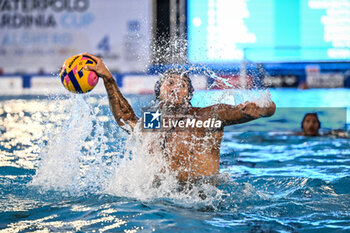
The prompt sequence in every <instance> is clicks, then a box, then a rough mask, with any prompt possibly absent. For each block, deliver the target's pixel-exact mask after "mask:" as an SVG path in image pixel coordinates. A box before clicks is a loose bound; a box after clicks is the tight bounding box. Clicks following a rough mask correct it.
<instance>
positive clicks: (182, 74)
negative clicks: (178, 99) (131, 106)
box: [154, 68, 194, 100]
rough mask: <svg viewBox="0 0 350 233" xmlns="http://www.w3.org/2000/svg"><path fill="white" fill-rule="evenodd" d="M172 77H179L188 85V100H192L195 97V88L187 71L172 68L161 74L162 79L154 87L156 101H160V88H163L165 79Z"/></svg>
mask: <svg viewBox="0 0 350 233" xmlns="http://www.w3.org/2000/svg"><path fill="white" fill-rule="evenodd" d="M170 75H179V76H180V77H181V78H183V79H184V81H185V82H186V84H187V87H188V99H189V100H191V99H192V96H193V91H194V89H193V86H192V81H191V79H190V77H189V76H188V71H187V70H185V69H178V68H171V69H168V70H167V71H165V72H164V73H163V74H161V76H160V79H159V80H158V81H157V82H156V83H155V85H154V93H155V94H156V99H159V95H160V87H161V86H162V84H163V82H164V81H165V79H167V78H168V77H169V76H170Z"/></svg>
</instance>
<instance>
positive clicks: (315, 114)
mask: <svg viewBox="0 0 350 233" xmlns="http://www.w3.org/2000/svg"><path fill="white" fill-rule="evenodd" d="M308 116H314V117H315V118H316V120H317V122H318V125H319V127H318V128H321V122H320V120H319V119H318V115H317V113H315V112H309V113H306V114H305V115H304V118H303V120H302V122H301V128H302V129H304V122H305V120H306V117H308Z"/></svg>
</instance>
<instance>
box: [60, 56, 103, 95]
mask: <svg viewBox="0 0 350 233" xmlns="http://www.w3.org/2000/svg"><path fill="white" fill-rule="evenodd" d="M85 65H92V66H94V65H96V62H95V61H94V60H93V59H92V58H91V57H89V56H87V55H82V54H79V55H75V56H72V57H70V58H68V59H67V60H65V62H64V63H63V66H62V69H61V72H60V78H61V82H62V84H63V86H64V87H65V88H66V89H67V90H68V91H71V92H74V93H86V92H89V91H91V90H92V89H94V87H95V86H96V84H97V82H98V76H97V74H96V73H95V72H94V71H87V70H85V69H84V66H85Z"/></svg>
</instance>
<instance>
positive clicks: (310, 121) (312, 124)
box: [301, 113, 321, 136]
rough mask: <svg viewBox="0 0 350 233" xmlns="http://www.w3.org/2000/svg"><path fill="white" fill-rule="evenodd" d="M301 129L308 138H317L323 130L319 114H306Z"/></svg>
mask: <svg viewBox="0 0 350 233" xmlns="http://www.w3.org/2000/svg"><path fill="white" fill-rule="evenodd" d="M301 128H302V129H303V133H304V135H306V136H317V135H318V130H319V129H320V128H321V122H320V120H319V119H318V116H317V113H306V114H305V116H304V118H303V121H302V122H301Z"/></svg>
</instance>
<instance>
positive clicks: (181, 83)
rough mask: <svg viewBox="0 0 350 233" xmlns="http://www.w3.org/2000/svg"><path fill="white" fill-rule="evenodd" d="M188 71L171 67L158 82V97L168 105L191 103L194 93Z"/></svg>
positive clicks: (156, 88) (155, 89) (156, 87)
mask: <svg viewBox="0 0 350 233" xmlns="http://www.w3.org/2000/svg"><path fill="white" fill-rule="evenodd" d="M187 72H188V71H186V70H183V69H169V70H167V71H166V72H164V73H163V74H162V75H161V77H160V79H159V80H158V81H157V82H156V84H155V87H154V92H155V94H156V99H158V100H159V101H161V102H163V103H166V104H167V105H174V106H180V105H183V104H189V103H190V100H191V98H192V95H193V86H192V82H191V79H190V77H189V76H188V74H187Z"/></svg>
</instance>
